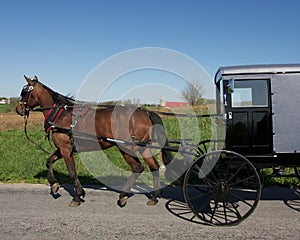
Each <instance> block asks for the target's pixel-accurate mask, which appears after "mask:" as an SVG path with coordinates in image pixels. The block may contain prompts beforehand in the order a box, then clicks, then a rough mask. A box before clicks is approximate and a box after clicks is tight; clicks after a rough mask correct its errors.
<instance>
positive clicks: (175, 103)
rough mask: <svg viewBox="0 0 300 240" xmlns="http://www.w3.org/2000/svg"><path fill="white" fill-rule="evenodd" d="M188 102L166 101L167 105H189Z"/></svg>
mask: <svg viewBox="0 0 300 240" xmlns="http://www.w3.org/2000/svg"><path fill="white" fill-rule="evenodd" d="M187 106H188V103H187V102H166V105H165V107H187Z"/></svg>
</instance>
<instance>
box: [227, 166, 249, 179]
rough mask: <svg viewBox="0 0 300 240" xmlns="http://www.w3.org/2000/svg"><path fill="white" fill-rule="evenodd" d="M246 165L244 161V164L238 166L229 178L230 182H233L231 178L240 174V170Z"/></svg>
mask: <svg viewBox="0 0 300 240" xmlns="http://www.w3.org/2000/svg"><path fill="white" fill-rule="evenodd" d="M245 166H246V163H243V164H242V166H240V167H239V168H238V170H236V172H235V173H234V174H233V175H232V176H231V177H230V178H229V179H228V180H227V181H228V182H231V180H232V179H233V178H234V177H236V176H237V175H238V174H239V172H240V171H241V170H242V169H243V168H244V167H245Z"/></svg>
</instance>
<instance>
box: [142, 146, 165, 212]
mask: <svg viewBox="0 0 300 240" xmlns="http://www.w3.org/2000/svg"><path fill="white" fill-rule="evenodd" d="M141 154H142V156H143V159H144V161H145V162H146V164H147V165H148V167H149V168H150V171H151V172H152V176H153V188H154V190H153V192H152V196H151V198H150V199H149V200H148V202H147V205H149V206H154V205H156V204H157V203H158V199H159V198H161V186H160V180H159V164H158V163H157V161H156V159H155V158H154V156H153V155H152V152H151V150H150V149H149V148H147V149H145V150H144V151H143V152H141Z"/></svg>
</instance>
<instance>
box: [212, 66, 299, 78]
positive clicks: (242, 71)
mask: <svg viewBox="0 0 300 240" xmlns="http://www.w3.org/2000/svg"><path fill="white" fill-rule="evenodd" d="M279 73H300V64H262V65H241V66H227V67H220V68H219V69H218V71H217V73H216V77H215V81H216V82H217V81H218V80H219V79H220V78H219V77H217V76H219V75H222V76H224V75H246V74H279Z"/></svg>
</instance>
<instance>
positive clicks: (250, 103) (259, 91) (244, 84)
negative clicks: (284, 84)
mask: <svg viewBox="0 0 300 240" xmlns="http://www.w3.org/2000/svg"><path fill="white" fill-rule="evenodd" d="M231 101H232V107H267V106H268V82H267V80H235V82H234V92H233V93H232V95H231Z"/></svg>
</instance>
